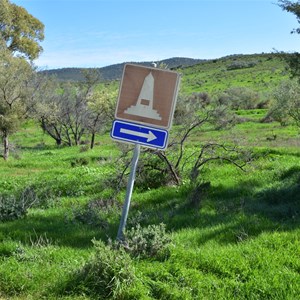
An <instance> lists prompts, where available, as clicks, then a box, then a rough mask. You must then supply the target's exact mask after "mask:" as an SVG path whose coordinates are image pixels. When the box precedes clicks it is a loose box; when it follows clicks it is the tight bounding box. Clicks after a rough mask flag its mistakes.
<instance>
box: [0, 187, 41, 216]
mask: <svg viewBox="0 0 300 300" xmlns="http://www.w3.org/2000/svg"><path fill="white" fill-rule="evenodd" d="M38 201H39V199H38V197H37V195H36V194H35V192H34V191H33V190H32V189H30V188H26V189H25V190H24V191H22V192H21V193H20V195H18V196H14V195H5V194H3V195H0V221H12V220H16V219H19V218H22V217H24V216H25V215H26V214H27V211H28V209H29V208H30V207H32V206H33V205H34V204H35V203H37V202H38Z"/></svg>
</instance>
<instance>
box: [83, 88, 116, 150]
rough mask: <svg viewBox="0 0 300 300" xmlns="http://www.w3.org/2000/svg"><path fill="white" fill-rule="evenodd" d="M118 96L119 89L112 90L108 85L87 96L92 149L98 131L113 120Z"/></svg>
mask: <svg viewBox="0 0 300 300" xmlns="http://www.w3.org/2000/svg"><path fill="white" fill-rule="evenodd" d="M116 98H117V90H115V89H113V90H112V89H110V88H109V87H107V86H104V87H102V88H101V90H100V89H98V90H96V91H94V92H93V93H91V94H90V95H89V96H88V98H87V104H88V110H89V118H88V123H87V127H88V131H89V132H90V134H91V144H90V147H91V149H93V147H94V143H95V135H96V133H98V132H100V131H101V130H102V129H103V128H105V127H106V125H107V123H108V122H109V121H111V120H113V117H114V108H115V106H116V104H115V103H116Z"/></svg>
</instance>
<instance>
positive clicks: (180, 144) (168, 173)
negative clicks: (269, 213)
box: [121, 95, 251, 188]
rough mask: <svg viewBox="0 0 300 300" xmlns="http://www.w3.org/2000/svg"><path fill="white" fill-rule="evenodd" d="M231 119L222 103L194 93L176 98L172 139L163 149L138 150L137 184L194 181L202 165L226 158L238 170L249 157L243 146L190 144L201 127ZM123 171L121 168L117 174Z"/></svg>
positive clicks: (222, 125) (226, 124) (229, 122)
mask: <svg viewBox="0 0 300 300" xmlns="http://www.w3.org/2000/svg"><path fill="white" fill-rule="evenodd" d="M233 122H234V116H233V115H232V114H231V113H230V111H229V110H228V107H226V106H222V105H219V103H217V102H216V103H208V102H207V101H203V99H202V98H201V97H196V98H195V97H194V95H192V96H188V97H186V96H181V97H179V99H178V104H177V108H176V111H175V118H174V123H175V126H173V129H172V132H171V136H172V137H173V138H171V140H170V142H169V145H168V148H167V149H166V151H158V150H157V151H156V150H150V149H146V150H144V151H143V152H142V153H141V156H140V161H139V165H138V170H137V173H138V174H139V175H138V176H137V179H136V182H137V184H138V183H139V182H140V184H142V185H144V187H146V188H147V187H156V186H160V185H166V184H175V185H180V184H181V183H182V181H183V179H188V180H189V181H190V182H191V184H197V181H198V179H199V177H200V176H199V175H200V173H201V170H202V168H203V166H204V165H206V164H207V163H208V162H210V161H213V160H220V161H226V162H229V163H232V164H234V165H235V166H237V167H239V168H241V169H242V168H243V167H244V166H245V165H246V164H247V163H248V162H249V160H251V157H250V156H249V155H248V153H247V152H246V151H244V150H243V149H240V148H238V147H236V146H232V145H227V144H226V143H218V142H214V141H209V142H200V141H197V143H195V144H193V143H191V140H192V139H193V138H196V139H197V135H200V134H201V128H202V127H203V126H209V127H210V128H211V129H213V128H218V129H220V128H222V129H225V128H227V127H229V126H231V125H232V124H233ZM188 141H189V143H187V142H188ZM126 166H128V164H126ZM123 174H124V171H123V173H122V175H121V176H123Z"/></svg>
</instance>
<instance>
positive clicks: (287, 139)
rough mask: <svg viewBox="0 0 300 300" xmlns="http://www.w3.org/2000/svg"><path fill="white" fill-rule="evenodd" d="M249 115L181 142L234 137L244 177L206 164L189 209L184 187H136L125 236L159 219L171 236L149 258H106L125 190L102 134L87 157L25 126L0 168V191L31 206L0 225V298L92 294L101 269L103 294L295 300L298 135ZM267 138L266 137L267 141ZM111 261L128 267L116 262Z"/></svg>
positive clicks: (298, 286) (298, 276) (299, 271)
mask: <svg viewBox="0 0 300 300" xmlns="http://www.w3.org/2000/svg"><path fill="white" fill-rule="evenodd" d="M240 114H241V115H245V114H246V112H243V111H241V112H240ZM257 114H259V115H261V112H257V111H253V113H252V114H251V113H250V114H249V112H247V117H249V118H252V120H249V121H248V122H245V123H242V124H239V125H238V126H237V127H235V128H234V129H233V130H232V131H231V132H229V131H209V130H204V131H202V132H201V133H199V135H198V136H197V137H195V138H193V139H192V140H191V142H190V144H189V147H193V145H194V144H197V143H199V142H201V141H207V140H209V141H213V140H218V139H231V140H234V139H238V140H239V141H240V143H241V144H243V145H244V146H245V147H250V148H251V149H252V150H253V152H254V154H255V155H254V156H255V160H254V161H253V163H252V164H251V165H249V166H248V168H247V169H246V170H245V172H243V171H241V170H239V169H237V168H235V167H234V166H231V165H229V164H226V163H221V162H212V163H210V164H207V165H206V167H205V169H204V170H203V172H202V174H201V176H202V177H201V179H202V180H203V182H207V183H209V185H208V189H207V190H205V192H203V194H201V196H200V197H199V199H198V203H197V205H191V203H190V201H189V199H190V194H191V192H192V191H191V187H190V185H189V184H183V185H182V186H180V187H178V186H165V187H160V188H157V189H148V190H147V191H145V190H143V191H142V190H139V189H135V191H134V193H133V197H132V206H131V208H130V212H129V219H128V229H129V228H131V227H136V226H137V225H138V226H141V228H146V227H147V226H149V225H153V224H156V225H158V224H161V223H163V224H165V227H164V228H165V229H166V233H165V234H166V235H167V240H168V241H171V244H170V246H169V248H168V250H169V252H168V255H167V256H164V257H151V258H149V257H144V256H142V255H141V256H139V255H135V256H130V251H128V253H126V254H124V253H123V252H118V250H114V251H115V252H113V253H110V254H109V253H107V252H105V251H109V249H110V247H109V244H110V242H109V241H110V240H115V238H116V234H117V229H118V225H119V220H120V211H121V206H122V203H123V199H124V193H125V191H124V190H122V191H120V193H116V190H115V189H114V186H113V185H112V179H113V176H114V174H115V171H116V168H118V165H116V161H117V160H116V158H117V156H118V155H119V153H120V152H119V150H118V148H117V147H116V145H115V144H114V143H113V142H112V141H110V138H109V136H108V135H107V134H106V135H103V136H99V137H98V138H99V141H100V144H99V145H97V146H96V147H95V149H93V150H86V149H81V148H80V147H65V148H64V147H62V148H56V147H54V146H53V144H52V141H50V140H48V139H47V138H45V137H44V136H43V135H41V134H40V133H39V131H38V130H37V128H36V127H35V125H34V124H27V126H25V127H24V129H23V130H22V131H21V132H19V133H18V134H16V135H15V136H14V138H13V140H14V142H15V143H16V144H18V143H19V150H18V155H16V156H14V157H11V159H10V160H9V161H8V162H4V161H0V194H1V195H10V196H16V197H17V196H18V195H19V194H20V193H22V192H24V190H26V189H27V190H29V191H30V193H31V194H30V195H34V196H35V197H36V198H37V199H38V201H37V202H36V203H35V205H33V206H32V207H31V208H29V209H28V211H27V214H26V215H24V216H23V217H22V218H19V219H17V220H13V221H5V222H3V221H1V222H0V298H3V299H102V298H101V296H99V294H98V295H97V287H96V286H95V285H94V284H98V283H99V282H98V281H95V280H98V279H99V280H100V281H101V280H102V279H103V280H104V278H102V277H101V276H102V275H101V274H102V272H99V270H100V271H101V270H102V269H103V268H105V265H106V266H108V268H107V269H105V272H107V273H106V274H107V277H105V280H107V282H108V283H107V282H106V286H108V287H109V286H113V285H112V282H113V281H110V280H113V278H119V279H118V280H119V281H115V283H116V284H117V285H115V286H114V288H113V289H111V290H110V289H105V288H104V291H106V292H107V294H105V296H107V297H108V298H114V299H233V298H234V299H282V300H285V299H297V297H298V295H299V292H300V264H299V261H300V238H299V237H300V229H299V228H300V227H299V225H300V216H299V214H300V197H299V195H300V160H299V157H300V152H299V147H298V146H299V144H297V143H299V133H298V130H297V128H295V127H293V126H289V127H284V128H283V127H280V126H279V125H278V124H277V123H270V124H261V123H258V122H257V119H258V118H257ZM29 133H30V134H29ZM33 133H34V134H33ZM272 134H276V139H274V140H268V139H267V137H268V136H271V135H272ZM33 136H35V137H33ZM21 145H23V146H21ZM139 228H140V227H139ZM93 240H94V241H95V240H96V241H99V242H98V244H97V243H96V246H95V243H93V242H92V241H93ZM97 245H98V246H97ZM99 245H100V246H99ZM100 248H101V249H102V250H103V251H104V252H105V254H104V252H103V251H102V254H103V255H102V256H101V254H100V253H101V251H100V252H99V249H100ZM122 255H124V259H125V260H124V261H123V262H126V264H127V265H126V264H125V265H124V264H123V263H119V264H117V262H120V260H119V259H120V258H122V257H123V256H122ZM121 261H122V260H121ZM101 262H102V263H101ZM103 262H105V263H104V264H103ZM124 270H130V274H129V275H130V278H129V279H130V280H129V281H127V279H126V278H127V277H126V276H125V277H122V276H123V274H124ZM116 272H117V273H116ZM84 274H88V276H89V278H88V280H87V279H86V280H85V279H84V277H85V276H84ZM99 274H100V275H99ZM117 275H120V277H116V276H117ZM127 275H128V274H127ZM97 278H98V279H97ZM101 278H102V279H101ZM123 279H124V281H123ZM95 282H96V283H95ZM101 282H102V281H101ZM101 282H100V283H101ZM100 283H99V285H97V286H98V287H101V286H102V285H101V284H102V283H103V282H102V283H101V284H100ZM103 295H104V294H103Z"/></svg>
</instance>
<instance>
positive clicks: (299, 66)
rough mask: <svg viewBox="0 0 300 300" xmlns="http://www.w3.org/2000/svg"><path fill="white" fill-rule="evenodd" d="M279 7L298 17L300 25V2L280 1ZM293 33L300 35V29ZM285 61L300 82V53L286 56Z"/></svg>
mask: <svg viewBox="0 0 300 300" xmlns="http://www.w3.org/2000/svg"><path fill="white" fill-rule="evenodd" d="M278 5H279V6H280V7H281V8H282V9H283V10H285V11H287V12H290V13H292V14H294V15H295V16H296V19H297V22H298V23H299V24H300V1H299V0H298V1H289V0H279V1H278ZM291 33H298V34H300V27H298V28H294V29H293V30H292V31H291ZM285 59H286V61H287V63H288V65H289V66H290V70H291V74H292V76H293V77H297V78H298V80H299V81H300V53H299V52H293V53H291V54H289V55H285Z"/></svg>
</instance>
